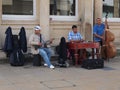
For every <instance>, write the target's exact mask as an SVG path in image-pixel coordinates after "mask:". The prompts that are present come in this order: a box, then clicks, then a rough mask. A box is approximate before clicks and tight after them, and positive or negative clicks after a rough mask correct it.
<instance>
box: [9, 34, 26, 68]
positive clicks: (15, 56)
mask: <svg viewBox="0 0 120 90" xmlns="http://www.w3.org/2000/svg"><path fill="white" fill-rule="evenodd" d="M12 39H13V42H12V43H13V47H14V49H13V51H12V52H11V54H10V58H9V60H10V64H11V66H23V65H24V62H25V57H24V55H23V53H22V51H21V49H20V45H19V39H18V35H12Z"/></svg>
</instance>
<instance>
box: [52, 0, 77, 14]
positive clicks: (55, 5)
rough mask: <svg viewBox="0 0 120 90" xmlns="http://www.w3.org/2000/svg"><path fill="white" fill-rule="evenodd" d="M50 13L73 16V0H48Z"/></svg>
mask: <svg viewBox="0 0 120 90" xmlns="http://www.w3.org/2000/svg"><path fill="white" fill-rule="evenodd" d="M50 15H58V16H75V0H50Z"/></svg>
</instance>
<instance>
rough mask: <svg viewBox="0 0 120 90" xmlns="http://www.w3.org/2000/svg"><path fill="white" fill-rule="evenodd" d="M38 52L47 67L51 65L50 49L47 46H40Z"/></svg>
mask: <svg viewBox="0 0 120 90" xmlns="http://www.w3.org/2000/svg"><path fill="white" fill-rule="evenodd" d="M39 54H40V55H41V57H42V58H43V59H44V61H45V63H46V64H47V65H48V67H50V65H51V62H50V58H51V51H50V49H49V48H40V49H39Z"/></svg>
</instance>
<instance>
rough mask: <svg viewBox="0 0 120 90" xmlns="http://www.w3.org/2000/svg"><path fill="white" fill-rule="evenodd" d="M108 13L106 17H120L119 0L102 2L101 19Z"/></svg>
mask: <svg viewBox="0 0 120 90" xmlns="http://www.w3.org/2000/svg"><path fill="white" fill-rule="evenodd" d="M106 13H108V17H111V18H119V17H120V0H103V17H105V14H106Z"/></svg>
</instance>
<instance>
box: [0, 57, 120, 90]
mask: <svg viewBox="0 0 120 90" xmlns="http://www.w3.org/2000/svg"><path fill="white" fill-rule="evenodd" d="M104 66H105V67H104V68H102V69H92V70H87V69H84V68H81V66H77V67H75V66H70V67H68V68H60V67H56V68H55V69H50V68H47V67H44V66H40V67H34V66H32V63H27V64H26V65H25V66H22V67H12V66H10V65H9V63H1V64H0V90H120V56H116V57H115V58H113V59H110V60H109V61H105V65H104Z"/></svg>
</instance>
